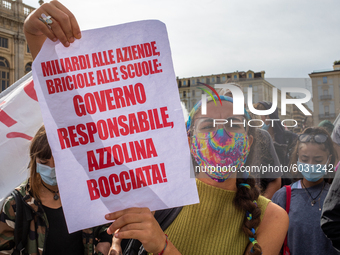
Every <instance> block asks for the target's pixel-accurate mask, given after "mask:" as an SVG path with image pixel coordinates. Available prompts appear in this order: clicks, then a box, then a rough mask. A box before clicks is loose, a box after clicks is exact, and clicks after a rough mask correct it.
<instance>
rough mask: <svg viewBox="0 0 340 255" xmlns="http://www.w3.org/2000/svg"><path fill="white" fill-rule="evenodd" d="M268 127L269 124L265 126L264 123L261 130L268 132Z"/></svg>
mask: <svg viewBox="0 0 340 255" xmlns="http://www.w3.org/2000/svg"><path fill="white" fill-rule="evenodd" d="M269 127H270V124H268V125H267V124H266V123H264V124H263V126H262V127H261V128H262V129H264V130H268V129H269Z"/></svg>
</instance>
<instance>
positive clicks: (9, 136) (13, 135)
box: [6, 132, 33, 141]
mask: <svg viewBox="0 0 340 255" xmlns="http://www.w3.org/2000/svg"><path fill="white" fill-rule="evenodd" d="M6 137H7V138H17V137H19V138H24V139H27V140H29V141H31V140H32V139H33V137H32V136H29V135H26V134H24V133H19V132H10V133H8V134H7V135H6Z"/></svg>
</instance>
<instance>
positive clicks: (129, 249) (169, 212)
mask: <svg viewBox="0 0 340 255" xmlns="http://www.w3.org/2000/svg"><path fill="white" fill-rule="evenodd" d="M182 208H183V207H176V208H170V209H165V210H161V211H156V213H155V219H156V220H157V222H158V223H159V225H160V227H161V229H162V230H163V231H164V230H165V229H167V228H168V227H169V226H170V224H171V223H172V222H173V221H174V220H175V219H176V217H177V215H178V214H179V213H180V212H181V210H182ZM146 254H147V252H146V250H144V247H143V245H142V243H141V242H140V241H138V240H137V239H130V240H129V242H128V244H127V246H126V248H125V249H124V252H123V255H146Z"/></svg>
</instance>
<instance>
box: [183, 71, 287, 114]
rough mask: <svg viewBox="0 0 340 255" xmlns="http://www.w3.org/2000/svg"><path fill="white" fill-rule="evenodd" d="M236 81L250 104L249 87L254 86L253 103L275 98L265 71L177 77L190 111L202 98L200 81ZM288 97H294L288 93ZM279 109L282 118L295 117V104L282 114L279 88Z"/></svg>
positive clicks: (212, 84) (206, 82)
mask: <svg viewBox="0 0 340 255" xmlns="http://www.w3.org/2000/svg"><path fill="white" fill-rule="evenodd" d="M227 82H228V83H236V84H238V85H240V86H241V87H242V88H243V94H244V98H245V103H246V104H247V105H248V87H251V88H252V91H253V93H252V103H253V104H255V103H257V102H260V101H269V102H272V100H273V88H275V87H274V86H273V85H272V84H270V83H269V82H268V81H266V80H265V72H264V71H261V72H253V71H251V70H249V71H247V72H243V71H240V72H239V71H236V72H232V73H222V74H213V75H206V76H197V77H190V78H177V85H178V90H179V94H180V99H181V101H182V102H183V103H184V104H185V107H186V109H187V110H188V111H189V112H190V110H191V109H192V107H193V106H194V105H195V104H196V103H197V102H198V101H199V100H201V95H202V94H203V93H205V92H203V90H202V88H203V87H204V88H205V86H204V85H202V84H200V83H205V84H208V85H210V86H212V87H214V85H215V84H223V83H227ZM286 97H287V98H292V97H291V96H290V95H288V94H287V96H286ZM277 98H278V110H279V117H280V119H292V118H293V105H287V113H286V115H285V116H282V115H281V91H280V90H279V89H278V90H277Z"/></svg>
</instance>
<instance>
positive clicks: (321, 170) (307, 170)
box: [297, 160, 328, 182]
mask: <svg viewBox="0 0 340 255" xmlns="http://www.w3.org/2000/svg"><path fill="white" fill-rule="evenodd" d="M327 165H328V160H327V163H326V164H306V163H302V162H300V161H298V162H297V167H298V170H299V172H300V173H301V174H302V175H303V177H304V178H305V179H306V180H307V181H310V182H317V181H318V180H320V179H321V178H322V177H323V176H324V175H325V174H326V173H327V170H326V169H327Z"/></svg>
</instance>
